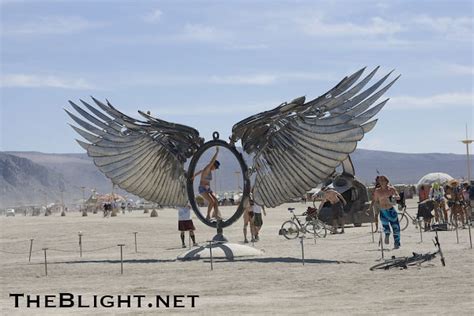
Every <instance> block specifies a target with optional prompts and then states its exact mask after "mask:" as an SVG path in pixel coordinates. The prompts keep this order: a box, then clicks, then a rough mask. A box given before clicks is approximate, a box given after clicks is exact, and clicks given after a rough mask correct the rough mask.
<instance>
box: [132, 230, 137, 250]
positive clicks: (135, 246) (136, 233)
mask: <svg viewBox="0 0 474 316" xmlns="http://www.w3.org/2000/svg"><path fill="white" fill-rule="evenodd" d="M133 234H135V253H137V252H138V250H137V234H138V232H133Z"/></svg>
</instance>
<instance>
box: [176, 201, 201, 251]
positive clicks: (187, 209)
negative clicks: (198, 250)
mask: <svg viewBox="0 0 474 316" xmlns="http://www.w3.org/2000/svg"><path fill="white" fill-rule="evenodd" d="M178 230H179V231H180V232H181V246H182V247H183V248H186V243H185V242H184V234H185V232H189V237H191V240H192V241H193V246H197V245H198V244H197V243H196V237H195V235H194V231H195V230H196V228H195V227H194V223H193V220H192V219H191V205H190V204H189V202H188V203H187V204H186V205H185V206H184V207H178Z"/></svg>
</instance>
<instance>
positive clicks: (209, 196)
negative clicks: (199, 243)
mask: <svg viewBox="0 0 474 316" xmlns="http://www.w3.org/2000/svg"><path fill="white" fill-rule="evenodd" d="M218 153H219V147H216V153H215V154H214V156H213V157H212V159H211V161H210V162H209V163H208V164H207V165H206V167H204V169H202V170H200V171H198V172H197V173H196V174H195V175H194V176H193V177H192V179H194V177H196V176H197V175H198V174H201V180H200V182H199V194H201V196H202V197H203V198H204V199H205V200H206V201H207V203H208V206H207V216H206V219H207V220H209V219H210V218H211V210H212V209H214V212H213V213H212V218H215V219H217V220H221V219H222V217H221V214H220V212H219V205H218V202H217V197H216V196H215V195H214V192H212V190H211V180H212V171H214V170H216V169H219V166H220V165H221V163H220V162H219V161H218V160H217V154H218Z"/></svg>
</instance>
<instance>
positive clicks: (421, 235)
mask: <svg viewBox="0 0 474 316" xmlns="http://www.w3.org/2000/svg"><path fill="white" fill-rule="evenodd" d="M418 226H419V227H420V243H422V242H423V233H422V229H421V220H419V221H418Z"/></svg>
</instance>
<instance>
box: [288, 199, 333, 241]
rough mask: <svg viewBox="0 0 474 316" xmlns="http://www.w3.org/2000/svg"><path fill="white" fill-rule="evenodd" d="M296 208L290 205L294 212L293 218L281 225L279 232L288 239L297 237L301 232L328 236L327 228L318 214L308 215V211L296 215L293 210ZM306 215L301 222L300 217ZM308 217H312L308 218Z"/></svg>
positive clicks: (290, 210)
mask: <svg viewBox="0 0 474 316" xmlns="http://www.w3.org/2000/svg"><path fill="white" fill-rule="evenodd" d="M294 210H295V209H294V208H292V207H290V208H288V211H289V212H290V213H291V214H292V218H291V219H290V220H288V221H286V222H284V223H283V224H282V225H281V228H280V231H279V234H280V235H283V236H284V237H285V238H286V239H295V238H298V236H299V235H300V233H301V234H306V233H308V234H312V235H314V236H315V237H323V238H324V237H326V235H327V228H326V224H324V223H323V222H322V221H321V220H319V219H318V218H317V217H316V216H307V214H306V213H303V215H296V214H295V213H294V212H293V211H294ZM301 216H305V221H304V222H303V223H301V221H300V220H299V219H298V217H301ZM306 217H310V218H311V219H310V220H307V219H306Z"/></svg>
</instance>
